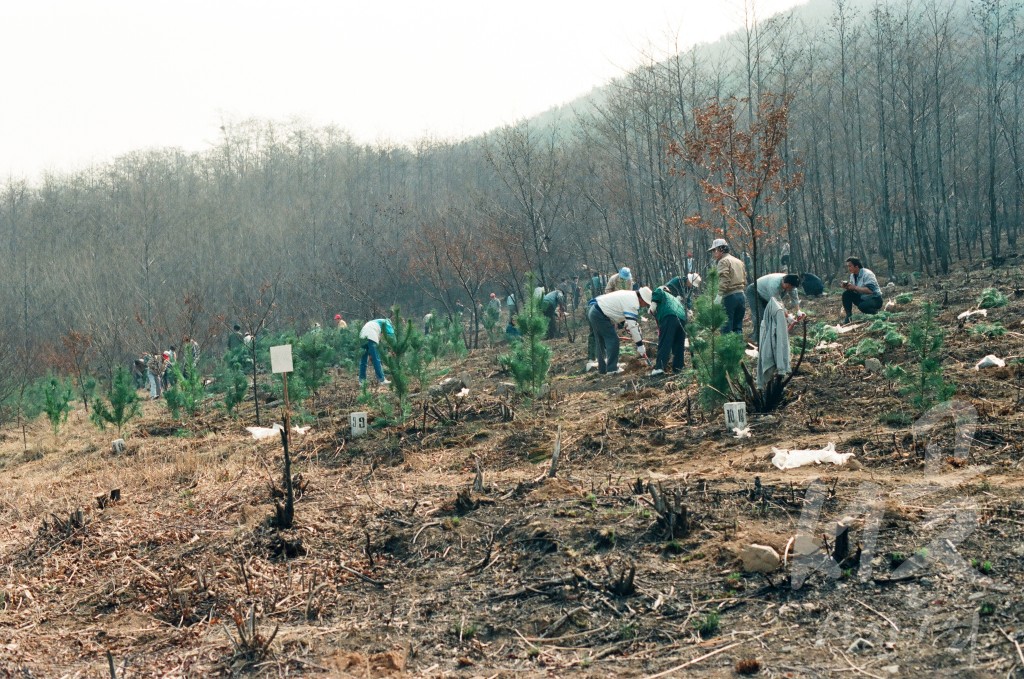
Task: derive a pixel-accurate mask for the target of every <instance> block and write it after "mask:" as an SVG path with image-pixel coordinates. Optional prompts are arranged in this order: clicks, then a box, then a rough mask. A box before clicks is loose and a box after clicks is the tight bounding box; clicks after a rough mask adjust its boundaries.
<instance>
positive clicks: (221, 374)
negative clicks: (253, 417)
mask: <svg viewBox="0 0 1024 679" xmlns="http://www.w3.org/2000/svg"><path fill="white" fill-rule="evenodd" d="M213 384H214V390H215V391H216V392H217V393H219V394H221V395H222V396H223V401H221V405H222V406H223V407H224V412H226V413H227V414H228V416H229V417H231V418H232V419H234V418H235V408H237V407H238V406H239V405H240V404H241V403H242V401H244V400H245V395H246V394H247V393H248V392H249V376H248V375H247V374H246V373H245V370H244V369H243V368H242V366H241V364H239V363H238V361H236V360H235V361H232V360H225V361H224V362H222V363H221V365H220V367H219V368H218V369H217V372H216V373H215V374H214V376H213Z"/></svg>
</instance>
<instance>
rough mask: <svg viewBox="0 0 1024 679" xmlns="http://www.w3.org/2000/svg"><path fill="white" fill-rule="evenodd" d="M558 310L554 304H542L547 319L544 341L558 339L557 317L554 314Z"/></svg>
mask: <svg viewBox="0 0 1024 679" xmlns="http://www.w3.org/2000/svg"><path fill="white" fill-rule="evenodd" d="M557 310H558V306H557V305H555V304H548V303H547V302H545V303H544V315H545V316H547V318H548V333H547V335H546V336H545V338H546V339H554V338H555V337H558V316H556V315H555V312H556V311H557Z"/></svg>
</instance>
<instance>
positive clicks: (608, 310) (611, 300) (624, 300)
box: [595, 290, 644, 346]
mask: <svg viewBox="0 0 1024 679" xmlns="http://www.w3.org/2000/svg"><path fill="white" fill-rule="evenodd" d="M595 301H596V302H597V306H598V308H599V309H601V313H603V314H604V315H605V316H607V317H608V320H609V321H611V322H612V323H625V324H626V329H627V330H629V335H630V337H632V338H633V341H634V342H635V343H636V344H637V346H639V345H641V344H643V341H644V339H643V337H642V336H641V335H640V325H639V324H638V323H637V321H639V320H640V298H639V296H638V295H637V294H636V292H634V291H632V290H616V291H615V292H607V293H605V294H603V295H601V296H600V297H598V298H597V299H596V300H595Z"/></svg>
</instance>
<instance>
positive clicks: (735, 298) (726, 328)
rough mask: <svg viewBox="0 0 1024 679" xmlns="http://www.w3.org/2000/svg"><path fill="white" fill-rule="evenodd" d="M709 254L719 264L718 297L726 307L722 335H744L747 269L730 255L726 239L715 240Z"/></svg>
mask: <svg viewBox="0 0 1024 679" xmlns="http://www.w3.org/2000/svg"><path fill="white" fill-rule="evenodd" d="M708 252H710V253H711V256H712V257H714V258H715V261H716V262H717V265H716V266H717V268H718V296H719V297H721V298H722V306H724V307H725V313H726V316H727V318H726V320H725V325H723V326H722V334H725V333H729V332H735V333H740V334H743V316H744V315H746V312H747V305H746V303H745V302H744V295H743V288H744V286H746V284H747V268H746V267H745V266H743V262H741V261H740V260H738V259H736V258H735V257H733V256H732V255H730V254H729V244H728V243H726V242H725V239H724V238H716V239H715V240H713V241H712V242H711V247H710V248H708Z"/></svg>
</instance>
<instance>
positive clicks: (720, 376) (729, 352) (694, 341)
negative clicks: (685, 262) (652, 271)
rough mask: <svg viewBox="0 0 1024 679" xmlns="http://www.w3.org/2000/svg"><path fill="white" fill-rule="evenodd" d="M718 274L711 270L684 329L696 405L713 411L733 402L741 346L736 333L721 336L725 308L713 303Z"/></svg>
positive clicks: (739, 370) (737, 378)
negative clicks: (694, 381)
mask: <svg viewBox="0 0 1024 679" xmlns="http://www.w3.org/2000/svg"><path fill="white" fill-rule="evenodd" d="M717 296H718V271H717V270H715V269H712V270H711V273H710V274H709V275H708V285H707V287H706V288H705V290H704V292H703V293H702V294H701V295H700V297H698V298H697V300H696V301H695V302H694V315H693V321H691V322H690V323H689V325H688V326H687V328H686V330H687V335H688V336H689V338H690V346H691V347H692V348H693V372H694V376H695V377H696V379H697V385H698V387H699V391H698V399H699V400H700V404H701V405H702V406H703V407H704V408H706V409H708V410H713V409H715V408H718V407H720V406H721V405H722V404H723V403H726V402H728V401H730V400H732V399H733V396H734V392H735V390H734V388H733V385H734V384H736V383H738V382H739V381H740V380H741V379H742V372H743V369H742V367H741V361H742V360H743V356H744V353H743V352H744V350H745V348H746V347H745V345H744V343H743V336H742V335H740V334H739V333H726V334H722V333H721V331H720V330H721V328H722V326H723V325H725V321H726V313H725V307H723V306H722V304H721V302H716V301H715V298H716V297H717Z"/></svg>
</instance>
